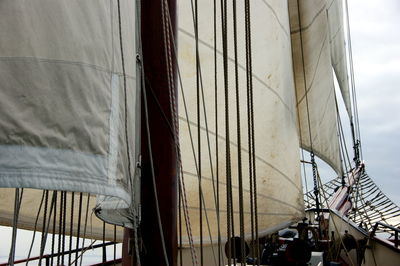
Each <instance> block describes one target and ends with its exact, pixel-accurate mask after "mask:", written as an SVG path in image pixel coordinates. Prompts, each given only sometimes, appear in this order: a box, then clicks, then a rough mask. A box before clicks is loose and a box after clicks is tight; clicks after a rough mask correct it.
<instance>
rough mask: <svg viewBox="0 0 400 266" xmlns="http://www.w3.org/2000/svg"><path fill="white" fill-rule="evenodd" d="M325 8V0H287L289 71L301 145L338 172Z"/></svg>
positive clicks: (337, 143)
mask: <svg viewBox="0 0 400 266" xmlns="http://www.w3.org/2000/svg"><path fill="white" fill-rule="evenodd" d="M298 3H299V4H300V6H298V5H297V4H298ZM326 10H327V2H326V1H325V0H312V1H296V0H293V1H289V12H290V24H291V38H292V50H293V71H294V75H295V82H296V94H297V109H298V116H299V132H300V137H301V147H302V148H304V149H306V150H308V151H313V152H314V153H315V155H317V156H318V157H320V158H321V159H322V160H324V161H325V162H327V163H328V164H329V165H330V166H331V167H332V168H333V169H334V170H335V171H336V172H337V173H338V174H339V175H341V173H342V172H343V170H342V165H341V161H340V152H339V138H338V131H337V120H336V119H337V118H336V115H337V110H336V104H335V90H334V84H333V72H332V61H331V48H330V33H329V25H328V19H327V12H326Z"/></svg>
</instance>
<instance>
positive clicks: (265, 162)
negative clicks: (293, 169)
mask: <svg viewBox="0 0 400 266" xmlns="http://www.w3.org/2000/svg"><path fill="white" fill-rule="evenodd" d="M179 119H180V120H182V121H185V122H186V121H187V122H188V123H189V124H191V125H195V126H197V124H196V123H195V122H192V121H190V120H186V118H183V117H181V116H179ZM200 129H201V130H203V131H206V129H205V128H204V127H200ZM208 133H209V134H211V135H214V136H216V134H215V132H213V131H210V130H209V131H208ZM217 137H218V138H219V139H221V140H224V141H226V139H225V137H223V136H221V135H218V136H217ZM229 143H230V144H231V145H233V146H235V147H237V143H235V142H233V141H230V142H229ZM241 150H242V151H244V152H246V153H249V151H248V150H247V149H246V148H243V147H241ZM255 158H256V159H257V160H258V161H259V162H262V163H264V164H266V165H268V166H269V167H271V168H272V169H274V170H275V171H277V172H278V173H279V174H281V175H282V176H283V177H284V178H285V179H286V180H287V181H289V182H290V183H291V184H292V185H293V186H294V187H295V188H297V190H298V191H302V190H301V189H300V188H299V187H298V186H297V185H296V184H295V183H294V182H293V181H292V180H291V179H290V178H289V177H288V176H287V175H285V174H284V173H283V172H282V171H281V170H279V169H278V168H276V167H275V166H273V165H272V164H271V163H269V162H267V161H266V160H265V159H263V158H261V157H260V156H258V155H256V156H255Z"/></svg>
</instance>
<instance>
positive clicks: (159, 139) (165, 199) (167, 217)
mask: <svg viewBox="0 0 400 266" xmlns="http://www.w3.org/2000/svg"><path fill="white" fill-rule="evenodd" d="M161 1H164V0H161ZM161 1H141V33H142V36H141V39H142V51H143V57H142V58H141V60H142V62H143V67H144V76H145V78H144V80H145V89H146V95H147V97H146V98H147V108H148V109H147V112H148V126H149V131H150V141H151V155H152V159H153V167H154V178H155V183H156V189H157V196H158V205H159V210H160V218H161V225H162V230H163V237H164V242H165V250H166V256H167V257H168V263H169V265H171V266H174V265H176V258H177V229H176V224H177V220H176V219H177V218H176V217H177V182H178V180H177V169H176V165H177V164H176V162H177V155H176V148H175V144H174V138H173V134H172V131H171V127H172V128H174V126H173V119H172V117H173V114H172V112H171V103H170V99H171V98H170V93H169V91H170V86H169V82H168V74H167V73H168V72H167V71H168V68H169V66H171V65H172V68H173V69H170V70H171V71H173V75H172V76H173V78H172V79H173V80H172V81H170V82H172V84H173V88H174V89H175V90H176V86H175V84H176V79H175V66H176V62H175V59H174V58H176V57H175V55H174V54H175V53H174V51H173V50H174V48H173V47H174V46H173V45H174V44H173V42H172V38H174V36H176V18H175V14H176V12H175V9H176V0H167V1H165V2H164V3H168V9H164V18H166V17H169V18H170V19H171V25H172V28H173V29H172V33H171V28H170V25H168V24H165V25H164V28H163V23H162V18H163V14H162V2H161ZM168 11H169V12H168ZM167 21H168V20H167ZM166 27H168V32H170V36H169V38H170V39H171V43H170V46H169V47H167V45H165V37H166V36H165V35H164V31H165V28H166ZM168 49H170V51H169V53H170V55H171V56H170V58H171V60H172V62H171V63H170V64H168V62H167V61H166V54H168ZM144 93H145V92H143V93H142V122H141V124H142V130H141V134H142V141H141V143H142V144H141V149H142V153H141V155H142V186H141V189H142V191H141V195H142V199H141V204H142V208H141V209H142V220H141V227H140V232H141V237H142V241H143V250H142V254H141V263H142V265H166V262H165V253H164V250H163V243H162V239H161V237H160V230H159V225H158V215H157V211H156V210H157V208H156V202H155V196H154V190H153V181H152V165H151V161H150V151H149V146H148V140H149V138H148V137H149V136H148V132H147V129H146V127H147V121H146V115H145V112H146V110H145V103H144ZM175 94H176V91H175ZM175 104H176V102H175ZM175 110H177V106H175Z"/></svg>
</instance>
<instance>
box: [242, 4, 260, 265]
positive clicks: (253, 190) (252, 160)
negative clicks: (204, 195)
mask: <svg viewBox="0 0 400 266" xmlns="http://www.w3.org/2000/svg"><path fill="white" fill-rule="evenodd" d="M245 35H246V70H247V72H246V74H247V75H246V85H247V106H248V135H249V136H248V140H249V179H250V208H251V227H252V229H251V231H252V232H251V235H252V241H253V256H255V257H256V258H257V265H259V264H260V254H259V248H258V247H259V238H258V207H257V175H256V152H255V136H254V101H253V63H252V51H251V13H250V1H249V0H246V1H245ZM253 216H254V218H253ZM254 241H255V243H256V245H255V246H256V248H255V250H254ZM254 251H255V252H254ZM253 264H254V263H253Z"/></svg>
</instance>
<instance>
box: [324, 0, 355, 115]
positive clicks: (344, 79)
mask: <svg viewBox="0 0 400 266" xmlns="http://www.w3.org/2000/svg"><path fill="white" fill-rule="evenodd" d="M327 2H328V13H327V14H328V22H329V31H330V46H331V60H332V66H333V69H334V70H335V74H336V79H337V81H338V84H339V87H340V91H341V93H342V97H343V101H344V103H345V106H346V110H347V113H348V115H349V116H351V100H350V89H349V77H348V69H347V57H346V49H345V47H346V44H345V38H344V27H345V25H344V22H343V1H342V0H330V1H327Z"/></svg>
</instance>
